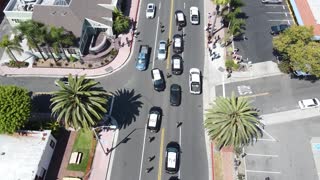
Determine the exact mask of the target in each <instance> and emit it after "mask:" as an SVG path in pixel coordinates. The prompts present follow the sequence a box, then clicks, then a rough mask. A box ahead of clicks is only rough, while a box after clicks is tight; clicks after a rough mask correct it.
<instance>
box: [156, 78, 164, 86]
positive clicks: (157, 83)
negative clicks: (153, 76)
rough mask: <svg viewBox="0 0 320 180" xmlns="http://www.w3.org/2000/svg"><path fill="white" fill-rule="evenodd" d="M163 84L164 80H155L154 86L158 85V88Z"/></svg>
mask: <svg viewBox="0 0 320 180" xmlns="http://www.w3.org/2000/svg"><path fill="white" fill-rule="evenodd" d="M162 83H163V80H162V79H158V80H155V81H154V85H156V86H159V85H161V84H162Z"/></svg>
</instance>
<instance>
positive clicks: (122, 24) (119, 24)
mask: <svg viewBox="0 0 320 180" xmlns="http://www.w3.org/2000/svg"><path fill="white" fill-rule="evenodd" d="M113 19H114V22H113V30H114V31H115V32H116V34H120V33H122V32H124V31H126V30H128V29H129V27H130V19H129V17H126V16H124V15H123V13H122V12H121V11H120V10H118V9H117V8H116V9H114V11H113Z"/></svg>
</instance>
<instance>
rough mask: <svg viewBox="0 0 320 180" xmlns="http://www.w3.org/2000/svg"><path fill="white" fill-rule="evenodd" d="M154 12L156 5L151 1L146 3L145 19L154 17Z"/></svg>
mask: <svg viewBox="0 0 320 180" xmlns="http://www.w3.org/2000/svg"><path fill="white" fill-rule="evenodd" d="M155 13H156V5H154V4H153V3H149V4H147V9H146V17H147V19H152V18H154V16H155Z"/></svg>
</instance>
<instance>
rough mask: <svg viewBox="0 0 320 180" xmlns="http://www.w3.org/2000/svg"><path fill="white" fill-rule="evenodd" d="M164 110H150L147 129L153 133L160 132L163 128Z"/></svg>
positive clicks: (153, 108) (156, 108) (154, 108)
mask: <svg viewBox="0 0 320 180" xmlns="http://www.w3.org/2000/svg"><path fill="white" fill-rule="evenodd" d="M161 117H162V109H161V108H160V107H155V106H154V107H152V108H151V109H150V110H149V116H148V124H147V129H149V130H150V131H151V132H158V131H159V129H160V126H161Z"/></svg>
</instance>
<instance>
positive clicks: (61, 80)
mask: <svg viewBox="0 0 320 180" xmlns="http://www.w3.org/2000/svg"><path fill="white" fill-rule="evenodd" d="M59 81H60V82H62V83H63V84H65V85H69V81H68V78H67V77H63V78H60V79H57V80H55V81H54V84H55V85H56V86H59V84H58V82H59Z"/></svg>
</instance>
